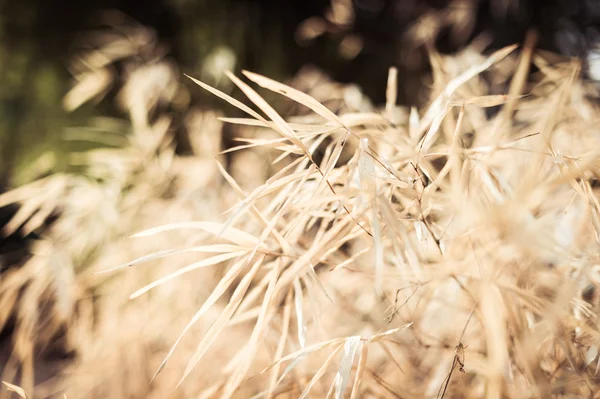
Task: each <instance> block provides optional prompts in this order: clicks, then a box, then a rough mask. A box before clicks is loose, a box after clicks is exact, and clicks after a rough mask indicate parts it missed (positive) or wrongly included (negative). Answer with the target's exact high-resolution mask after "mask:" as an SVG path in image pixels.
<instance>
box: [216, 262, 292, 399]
mask: <svg viewBox="0 0 600 399" xmlns="http://www.w3.org/2000/svg"><path fill="white" fill-rule="evenodd" d="M277 263H281V262H279V261H278V262H277ZM279 269H280V267H279V265H276V266H275V267H274V268H273V270H272V271H271V276H270V278H269V285H268V287H267V291H266V292H265V296H264V298H263V301H262V306H261V309H260V313H259V315H258V319H257V320H256V325H255V326H254V330H253V331H252V335H251V336H250V340H249V341H248V344H247V345H246V348H245V349H244V357H243V360H242V361H241V362H239V363H238V367H237V369H236V370H235V372H234V374H233V375H232V376H231V377H230V379H229V380H228V381H227V383H226V384H225V388H224V389H223V393H222V394H221V397H222V398H224V399H228V398H230V397H231V396H232V395H233V393H234V392H235V390H236V389H237V388H238V387H239V385H240V383H241V382H242V379H243V378H244V377H245V376H246V374H247V373H248V369H249V368H250V364H251V363H252V361H253V360H254V356H255V353H256V351H257V349H258V348H257V347H258V340H259V339H260V336H261V335H262V332H263V331H264V330H265V329H266V328H267V324H268V322H269V319H270V317H269V316H268V313H269V312H270V313H271V315H272V313H273V311H272V306H271V305H272V301H273V297H274V294H275V283H276V282H277V278H278V277H279Z"/></svg>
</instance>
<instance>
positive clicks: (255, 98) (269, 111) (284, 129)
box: [226, 72, 310, 156]
mask: <svg viewBox="0 0 600 399" xmlns="http://www.w3.org/2000/svg"><path fill="white" fill-rule="evenodd" d="M226 75H227V77H228V78H229V79H231V80H232V81H233V83H235V85H236V86H237V87H239V88H240V89H241V90H242V91H243V92H244V94H245V95H246V96H247V97H248V98H249V99H250V101H252V102H253V103H254V104H256V106H257V107H258V108H260V109H261V110H262V111H263V112H264V113H265V114H266V115H267V116H268V117H269V118H270V119H271V120H272V121H273V122H275V125H277V130H278V131H279V132H280V133H281V134H282V135H284V136H285V137H287V138H288V139H289V140H290V141H291V142H292V143H294V144H295V145H296V146H298V148H300V149H301V150H302V151H303V152H304V153H305V154H306V155H307V156H310V153H309V152H308V149H307V148H306V146H305V145H304V143H302V141H300V139H299V138H298V137H297V136H296V132H294V129H292V128H291V127H290V125H288V124H287V122H286V121H285V120H283V118H282V117H281V116H280V115H279V114H278V113H277V112H276V111H275V110H274V109H273V108H272V107H271V106H270V105H269V104H268V103H267V102H266V101H265V100H264V99H263V98H262V97H261V96H260V95H258V93H257V92H256V91H254V89H252V88H251V87H250V86H248V85H247V84H246V83H244V82H242V81H241V80H240V79H239V78H237V77H236V76H235V75H233V74H232V73H231V72H226Z"/></svg>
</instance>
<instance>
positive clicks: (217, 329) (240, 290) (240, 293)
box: [175, 256, 264, 389]
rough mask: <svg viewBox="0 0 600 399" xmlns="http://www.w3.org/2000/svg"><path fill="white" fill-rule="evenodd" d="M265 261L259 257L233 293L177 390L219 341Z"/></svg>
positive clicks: (186, 370)
mask: <svg viewBox="0 0 600 399" xmlns="http://www.w3.org/2000/svg"><path fill="white" fill-rule="evenodd" d="M263 259H264V256H261V257H259V259H258V260H257V261H256V262H255V263H254V265H252V267H251V269H250V270H249V271H248V273H247V274H246V275H245V276H244V277H243V278H242V281H240V283H239V285H238V286H237V287H236V289H235V291H234V292H233V295H232V297H231V299H230V300H229V303H228V304H227V306H226V307H225V309H223V311H222V312H221V314H220V315H219V318H218V319H217V320H216V321H215V322H214V323H213V325H212V326H211V327H210V329H209V330H208V331H207V332H206V334H205V335H204V337H203V338H202V340H201V341H200V343H199V344H198V347H197V348H196V350H195V352H194V354H193V355H192V358H191V359H190V361H189V362H188V364H187V366H186V368H185V371H184V372H183V376H182V377H181V379H180V380H179V382H178V383H177V387H176V388H175V389H177V388H178V387H179V386H180V385H181V383H182V382H183V381H184V380H185V379H186V378H187V377H188V376H189V375H190V373H191V372H192V370H193V369H194V368H195V367H196V365H197V364H198V362H199V361H200V360H201V359H202V358H203V357H204V355H205V354H206V352H207V351H208V349H209V348H210V346H211V344H212V343H213V342H214V341H215V340H216V339H217V337H218V336H219V334H220V333H221V331H222V330H223V328H225V326H226V325H227V323H228V322H229V320H230V319H231V316H233V313H234V312H235V309H236V308H237V306H238V305H239V304H240V302H241V301H242V299H243V297H244V294H245V293H246V291H247V290H248V287H249V286H250V283H251V282H252V279H253V278H254V276H255V275H256V273H257V272H258V269H259V268H260V266H261V264H262V261H263Z"/></svg>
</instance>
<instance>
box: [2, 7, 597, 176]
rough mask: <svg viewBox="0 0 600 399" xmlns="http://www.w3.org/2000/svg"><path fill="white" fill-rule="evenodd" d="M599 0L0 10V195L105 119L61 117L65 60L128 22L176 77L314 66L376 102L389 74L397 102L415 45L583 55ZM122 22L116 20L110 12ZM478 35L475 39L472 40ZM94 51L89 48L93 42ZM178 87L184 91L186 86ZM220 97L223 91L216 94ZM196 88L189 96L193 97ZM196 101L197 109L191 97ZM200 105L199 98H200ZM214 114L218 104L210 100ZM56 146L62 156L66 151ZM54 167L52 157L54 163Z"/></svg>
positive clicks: (411, 79) (416, 94) (419, 89)
mask: <svg viewBox="0 0 600 399" xmlns="http://www.w3.org/2000/svg"><path fill="white" fill-rule="evenodd" d="M598 3H599V2H597V1H593V0H577V1H556V0H554V1H532V0H529V1H527V0H489V1H477V0H446V1H432V0H429V1H421V0H290V1H278V0H223V1H218V2H215V1H208V0H145V1H141V0H121V1H117V0H91V1H85V2H67V1H60V0H47V1H36V0H21V1H3V2H2V5H1V6H0V7H1V11H0V17H1V19H0V32H1V35H0V57H1V59H0V79H1V81H2V85H1V86H0V165H1V166H0V187H12V186H15V185H19V184H22V183H24V182H25V181H27V179H28V175H27V174H25V175H24V174H23V168H24V167H25V166H27V165H29V164H31V162H32V161H33V160H34V159H37V158H38V157H39V156H40V155H41V154H43V153H44V152H45V151H48V150H51V151H54V152H57V153H58V154H60V153H61V152H64V151H66V150H67V148H66V147H68V146H71V145H74V144H73V142H68V143H67V142H65V141H64V140H63V136H62V135H63V134H64V132H65V129H66V128H72V127H76V126H78V125H81V124H84V123H85V121H86V120H88V118H89V117H91V116H93V115H100V114H101V115H115V114H118V110H115V109H113V105H112V103H111V102H101V103H100V104H99V105H95V104H90V105H86V106H84V107H81V108H79V109H77V110H76V111H75V112H74V113H68V112H67V110H65V107H64V106H63V101H62V98H63V96H64V95H65V93H66V92H67V91H68V90H69V88H70V87H71V85H72V78H73V76H72V71H70V70H69V61H70V60H71V59H72V57H73V56H74V55H75V54H77V53H78V52H80V51H81V50H82V49H85V48H89V47H90V46H94V39H92V38H91V37H90V35H89V33H90V32H94V31H97V30H99V29H103V28H104V29H105V28H106V27H107V26H108V25H115V24H116V25H119V24H124V23H125V22H124V21H123V20H121V21H120V22H119V19H124V18H131V20H132V21H135V23H139V24H141V25H143V26H145V27H146V28H147V29H148V31H147V33H148V34H150V35H154V36H155V37H153V38H152V39H149V40H152V41H157V42H158V43H160V46H161V47H162V50H161V51H164V53H165V55H166V56H168V57H169V58H170V59H172V60H173V62H174V64H175V65H178V68H179V69H180V70H181V72H185V73H187V74H190V75H193V76H196V77H202V78H204V79H205V80H207V82H208V83H210V84H216V85H218V84H219V83H222V81H223V80H224V79H221V77H222V70H224V69H232V70H233V71H235V72H237V71H239V70H240V69H247V70H251V71H254V72H257V73H260V74H263V75H266V76H270V77H272V78H274V79H277V80H282V81H285V80H286V79H290V78H291V77H292V76H294V75H295V74H296V73H297V72H298V71H299V70H300V69H301V68H303V67H306V66H310V65H314V66H317V67H318V68H319V69H321V70H322V71H323V72H324V73H325V74H327V75H328V76H330V78H331V79H333V80H335V81H339V82H353V83H354V84H356V85H357V86H358V87H359V88H360V89H361V90H362V91H363V92H364V93H365V94H366V96H367V97H368V98H370V99H371V100H372V101H373V102H374V103H375V104H380V103H382V102H383V100H384V90H383V88H384V87H385V82H386V79H387V70H388V68H389V67H390V66H397V67H398V68H399V75H398V86H399V93H398V101H399V103H400V104H418V103H419V102H422V101H424V99H425V98H427V95H426V94H424V93H423V91H424V88H426V86H427V84H428V80H427V78H426V76H427V72H428V70H429V61H428V60H427V56H426V52H425V51H424V50H425V47H426V45H428V43H434V44H435V46H436V47H437V49H438V50H440V51H442V52H454V51H457V50H459V49H460V48H461V47H462V46H464V45H466V44H467V43H469V42H471V41H472V40H474V39H475V38H479V39H481V46H482V50H483V48H488V49H489V48H499V47H501V46H504V45H507V44H510V43H518V42H522V41H523V39H524V37H525V34H526V32H527V31H528V29H530V28H532V27H535V28H536V29H538V30H539V31H540V35H539V37H540V40H539V42H538V47H539V48H545V49H549V50H554V51H559V52H562V53H563V54H566V55H573V56H577V55H582V54H585V53H586V52H587V51H588V50H589V48H590V46H591V44H590V43H593V42H594V41H595V40H596V36H598V30H597V26H598V22H599V18H600V6H599V5H598ZM119 13H122V14H119ZM482 34H483V35H484V36H482ZM96 44H97V43H96ZM186 83H188V82H186ZM220 88H221V89H223V87H220ZM198 91H199V90H192V91H191V95H192V96H196V95H197V93H198ZM196 100H197V99H196ZM207 101H209V100H207ZM214 105H215V106H222V104H221V103H220V102H218V101H216V102H215V104H214ZM65 146H66V147H65ZM58 158H60V156H59V157H58Z"/></svg>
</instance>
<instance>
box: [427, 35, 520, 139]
mask: <svg viewBox="0 0 600 399" xmlns="http://www.w3.org/2000/svg"><path fill="white" fill-rule="evenodd" d="M517 47H518V45H511V46H507V47H504V48H503V49H500V50H498V51H496V52H494V53H493V54H492V55H490V56H489V57H488V58H486V59H485V61H484V62H482V63H481V64H479V65H475V66H473V67H471V68H469V69H467V70H466V71H465V72H463V73H462V74H460V75H459V76H457V77H456V78H454V79H453V80H451V81H450V82H449V83H448V84H447V85H446V87H445V88H444V90H443V91H442V93H440V95H439V96H438V97H437V98H436V99H435V100H434V101H433V103H432V104H431V106H430V107H429V109H428V110H427V112H426V113H425V116H424V117H423V120H422V122H423V123H422V124H421V129H420V130H421V132H420V133H419V135H418V136H420V135H421V134H422V132H423V131H425V129H427V127H428V126H429V124H430V123H432V121H434V119H438V120H439V118H440V115H441V114H445V113H446V109H447V105H446V104H445V103H446V102H447V101H448V100H449V99H450V97H451V96H452V94H454V92H455V91H456V90H457V89H458V88H459V87H460V86H462V85H463V84H465V83H466V82H468V81H469V80H471V79H472V78H473V77H475V76H477V75H478V74H480V73H481V72H483V71H485V70H486V69H488V68H490V67H491V66H492V65H494V64H495V63H497V62H499V61H501V60H502V59H504V58H505V57H506V56H508V55H509V54H510V53H512V52H513V51H514V50H515V49H516V48H517ZM439 123H441V122H439ZM435 132H437V128H435V129H429V132H428V133H427V135H425V137H424V138H423V143H424V142H426V141H428V140H431V139H428V140H426V138H427V137H428V136H432V135H433V134H434V133H435Z"/></svg>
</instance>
